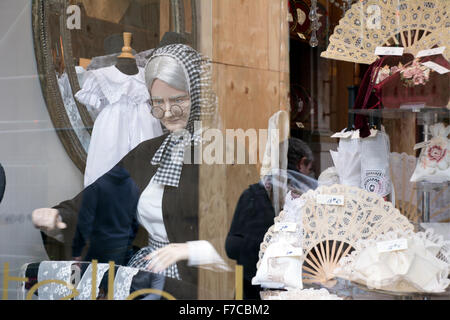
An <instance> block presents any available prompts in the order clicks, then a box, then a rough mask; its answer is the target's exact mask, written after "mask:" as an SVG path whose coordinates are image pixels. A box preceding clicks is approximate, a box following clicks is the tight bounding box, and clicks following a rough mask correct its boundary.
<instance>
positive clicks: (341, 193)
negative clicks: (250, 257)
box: [257, 185, 414, 285]
mask: <svg viewBox="0 0 450 320" xmlns="http://www.w3.org/2000/svg"><path fill="white" fill-rule="evenodd" d="M321 195H322V196H326V197H328V196H334V197H335V198H336V196H337V197H338V198H339V197H341V199H342V198H343V205H327V204H320V203H318V201H317V199H318V198H319V197H320V196H321ZM300 199H302V200H303V206H302V207H301V209H299V210H298V211H299V214H301V215H302V221H303V232H302V233H303V235H302V247H303V253H304V255H305V257H306V258H305V262H304V264H303V281H304V282H320V283H323V284H330V285H333V280H332V279H333V278H334V275H333V270H334V269H335V268H336V267H337V265H338V262H339V260H340V259H341V258H342V257H344V256H346V255H348V253H350V252H351V251H352V249H353V248H354V247H355V245H356V242H357V241H358V240H360V239H374V238H376V237H377V236H378V235H380V234H384V233H386V232H389V231H395V230H400V231H412V230H413V228H414V227H413V225H412V224H411V223H410V222H409V221H408V219H406V217H404V216H403V215H401V214H400V212H399V211H398V210H397V209H396V208H394V206H393V205H392V204H391V203H390V202H386V201H385V200H384V199H383V198H381V197H379V196H377V195H376V194H374V193H369V192H367V191H365V190H362V189H359V188H356V187H349V186H344V185H333V186H331V187H327V186H321V187H319V188H317V189H316V190H310V191H308V192H307V193H305V194H303V195H302V196H301V198H300ZM284 216H285V213H284V212H281V213H280V215H279V216H278V217H277V218H276V219H275V223H277V222H282V221H283V218H284ZM277 234H278V232H275V228H274V226H272V227H270V228H269V230H268V231H267V233H266V235H265V236H264V240H263V242H262V243H261V246H260V252H259V258H260V260H259V261H261V260H262V257H263V256H264V251H265V250H266V248H267V247H268V246H269V245H270V243H271V241H272V240H273V239H274V237H275V239H276V237H277ZM259 264H260V262H258V265H257V266H258V267H259Z"/></svg>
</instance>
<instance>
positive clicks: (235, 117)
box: [198, 0, 289, 299]
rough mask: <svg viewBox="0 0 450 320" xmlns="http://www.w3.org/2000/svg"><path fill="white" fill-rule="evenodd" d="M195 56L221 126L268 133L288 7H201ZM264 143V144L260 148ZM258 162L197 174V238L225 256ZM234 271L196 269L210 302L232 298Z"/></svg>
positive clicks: (281, 102) (283, 73)
mask: <svg viewBox="0 0 450 320" xmlns="http://www.w3.org/2000/svg"><path fill="white" fill-rule="evenodd" d="M198 6H199V8H198V10H199V11H200V13H199V14H198V16H199V17H200V19H201V21H200V27H199V32H200V35H199V42H200V51H202V53H204V54H206V55H208V56H209V57H211V59H212V61H213V73H214V85H215V90H216V93H217V95H218V102H219V113H220V118H221V119H220V122H221V126H220V127H221V128H222V130H223V129H239V128H242V129H243V130H244V131H245V130H247V129H249V128H254V129H267V126H268V120H269V118H270V116H272V115H273V114H274V113H275V112H277V111H279V110H288V94H289V92H288V90H289V54H288V40H289V32H288V21H287V19H286V17H287V10H288V9H287V2H286V1H282V0H260V1H257V2H256V1H241V0H215V1H199V2H198ZM261 145H265V144H261ZM261 161H262V159H259V161H258V164H256V165H255V164H253V165H215V166H209V165H203V166H202V167H201V170H200V213H199V215H200V239H208V240H210V241H211V243H212V244H213V245H214V247H215V248H216V250H218V252H219V254H220V255H221V256H222V257H226V253H225V239H226V236H227V234H228V231H229V228H230V224H231V220H232V218H233V214H234V210H235V207H236V203H237V201H238V199H239V196H240V195H241V193H242V192H243V191H244V190H245V189H246V188H247V187H248V186H249V185H250V184H253V183H256V182H258V181H259V168H260V163H261ZM227 262H228V263H229V265H230V267H231V269H232V272H227V273H217V272H211V271H205V270H200V271H199V282H200V287H201V288H202V289H206V290H207V291H208V296H202V294H201V293H200V296H199V299H233V298H234V292H235V290H234V287H235V279H234V272H233V270H234V266H235V263H234V262H233V261H232V260H229V259H227Z"/></svg>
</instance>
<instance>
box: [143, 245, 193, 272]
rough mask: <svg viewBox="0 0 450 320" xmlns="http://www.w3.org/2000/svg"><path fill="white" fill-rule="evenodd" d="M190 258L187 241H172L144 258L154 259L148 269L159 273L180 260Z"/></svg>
mask: <svg viewBox="0 0 450 320" xmlns="http://www.w3.org/2000/svg"><path fill="white" fill-rule="evenodd" d="M188 258H189V247H188V244H187V243H172V244H169V245H168V246H166V247H164V248H162V249H159V250H156V251H154V252H152V253H151V254H149V255H148V256H147V257H145V258H144V259H146V260H152V261H151V262H150V264H149V266H148V270H150V271H152V272H154V273H157V272H161V271H163V270H164V269H166V268H167V267H169V266H170V265H172V264H174V263H176V262H178V261H180V260H187V259H188Z"/></svg>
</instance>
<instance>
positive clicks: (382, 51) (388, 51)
mask: <svg viewBox="0 0 450 320" xmlns="http://www.w3.org/2000/svg"><path fill="white" fill-rule="evenodd" d="M404 50H405V48H403V47H377V48H376V49H375V55H377V56H402V55H403V51H404Z"/></svg>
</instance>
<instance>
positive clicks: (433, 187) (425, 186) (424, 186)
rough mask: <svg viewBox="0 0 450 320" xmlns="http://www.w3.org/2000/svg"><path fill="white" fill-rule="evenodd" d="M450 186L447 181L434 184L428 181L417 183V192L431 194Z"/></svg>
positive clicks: (449, 182)
mask: <svg viewBox="0 0 450 320" xmlns="http://www.w3.org/2000/svg"><path fill="white" fill-rule="evenodd" d="M449 186H450V181H445V182H441V183H434V182H428V181H419V182H416V190H417V191H421V192H431V191H441V190H442V189H444V188H448V187H449Z"/></svg>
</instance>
